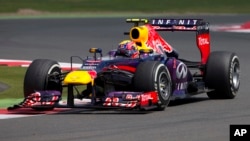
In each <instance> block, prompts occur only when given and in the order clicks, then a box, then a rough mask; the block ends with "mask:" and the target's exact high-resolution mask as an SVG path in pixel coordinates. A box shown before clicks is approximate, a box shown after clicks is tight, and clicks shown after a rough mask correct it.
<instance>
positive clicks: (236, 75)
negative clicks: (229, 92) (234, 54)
mask: <svg viewBox="0 0 250 141" xmlns="http://www.w3.org/2000/svg"><path fill="white" fill-rule="evenodd" d="M239 85H240V65H239V63H238V62H237V61H236V62H234V63H233V66H232V87H233V89H234V90H237V89H238V88H239Z"/></svg>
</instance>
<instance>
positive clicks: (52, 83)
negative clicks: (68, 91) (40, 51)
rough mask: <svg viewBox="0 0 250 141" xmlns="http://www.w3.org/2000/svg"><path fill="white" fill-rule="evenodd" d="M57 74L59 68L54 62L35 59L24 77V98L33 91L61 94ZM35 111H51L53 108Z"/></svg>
mask: <svg viewBox="0 0 250 141" xmlns="http://www.w3.org/2000/svg"><path fill="white" fill-rule="evenodd" d="M59 74H61V68H60V66H59V64H58V63H57V62H56V61H53V60H48V59H36V60H34V61H33V62H32V63H31V64H30V66H29V67H28V69H27V71H26V74H25V77H24V85H23V90H24V97H27V96H29V95H30V94H32V93H34V92H35V91H43V90H57V91H60V92H62V85H61V81H60V77H59ZM34 109H36V110H52V109H53V107H43V108H34Z"/></svg>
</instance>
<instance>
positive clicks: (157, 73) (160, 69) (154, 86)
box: [134, 61, 172, 110]
mask: <svg viewBox="0 0 250 141" xmlns="http://www.w3.org/2000/svg"><path fill="white" fill-rule="evenodd" d="M134 87H135V89H136V91H144V92H147V91H157V92H158V97H159V102H158V105H157V107H158V108H157V110H164V109H165V107H166V106H167V105H168V104H169V101H170V98H171V93H172V81H171V77H170V74H169V71H168V69H167V67H166V66H165V65H164V64H161V63H160V62H158V61H146V62H142V63H140V64H139V65H138V66H137V69H136V72H135V75H134Z"/></svg>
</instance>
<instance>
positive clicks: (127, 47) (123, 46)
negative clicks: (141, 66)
mask: <svg viewBox="0 0 250 141" xmlns="http://www.w3.org/2000/svg"><path fill="white" fill-rule="evenodd" d="M138 54H139V52H138V50H137V48H136V44H135V43H134V42H133V41H131V40H123V41H122V42H120V43H119V45H118V48H117V51H116V55H118V56H125V57H132V58H136V57H137V56H138Z"/></svg>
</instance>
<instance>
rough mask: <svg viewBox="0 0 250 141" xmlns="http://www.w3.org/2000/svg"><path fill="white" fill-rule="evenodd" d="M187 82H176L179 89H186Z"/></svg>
mask: <svg viewBox="0 0 250 141" xmlns="http://www.w3.org/2000/svg"><path fill="white" fill-rule="evenodd" d="M187 84H188V83H187V82H181V83H176V88H177V90H184V89H187Z"/></svg>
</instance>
